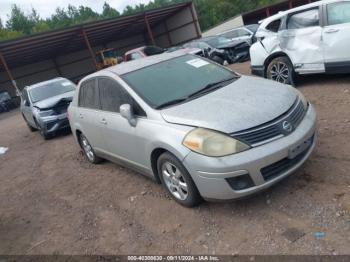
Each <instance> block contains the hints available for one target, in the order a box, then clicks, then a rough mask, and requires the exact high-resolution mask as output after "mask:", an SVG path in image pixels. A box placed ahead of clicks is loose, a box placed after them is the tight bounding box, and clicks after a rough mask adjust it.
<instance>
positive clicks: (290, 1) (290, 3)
mask: <svg viewBox="0 0 350 262" xmlns="http://www.w3.org/2000/svg"><path fill="white" fill-rule="evenodd" d="M288 7H289V9H292V8H293V2H292V0H289V1H288Z"/></svg>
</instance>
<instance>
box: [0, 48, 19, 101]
mask: <svg viewBox="0 0 350 262" xmlns="http://www.w3.org/2000/svg"><path fill="white" fill-rule="evenodd" d="M0 60H1V63H2V65H3V66H4V68H5V71H6V73H7V75H8V77H9V79H10V80H11V83H12V86H13V87H14V88H15V91H16V95H17V96H20V94H21V92H20V91H19V89H18V87H17V84H16V81H15V79H14V78H13V76H12V74H11V71H10V69H9V67H8V66H7V63H6V60H5V57H4V56H3V55H2V53H1V52H0Z"/></svg>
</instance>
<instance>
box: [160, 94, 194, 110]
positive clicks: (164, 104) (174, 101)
mask: <svg viewBox="0 0 350 262" xmlns="http://www.w3.org/2000/svg"><path fill="white" fill-rule="evenodd" d="M187 99H188V97H183V98H178V99H174V100H171V101H168V102H165V103H163V104H161V105H159V106H157V107H156V109H162V108H164V107H168V106H172V105H175V104H179V103H181V102H184V101H186V100H187Z"/></svg>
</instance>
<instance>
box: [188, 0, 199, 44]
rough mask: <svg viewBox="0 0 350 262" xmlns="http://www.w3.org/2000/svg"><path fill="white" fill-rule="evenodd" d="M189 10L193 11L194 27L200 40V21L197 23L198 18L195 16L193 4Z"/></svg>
mask: <svg viewBox="0 0 350 262" xmlns="http://www.w3.org/2000/svg"><path fill="white" fill-rule="evenodd" d="M189 8H190V11H191V16H192V21H193V25H194V27H195V28H196V33H197V38H200V37H201V34H200V32H199V29H198V21H197V19H196V17H195V16H194V11H193V4H192V3H191V4H190V5H189Z"/></svg>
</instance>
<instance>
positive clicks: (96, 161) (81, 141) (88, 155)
mask: <svg viewBox="0 0 350 262" xmlns="http://www.w3.org/2000/svg"><path fill="white" fill-rule="evenodd" d="M85 141H86V143H87V144H88V145H89V147H90V150H91V151H90V152H89V153H88V151H87V148H85V146H86V145H85V146H84V144H85ZM79 145H80V147H81V149H82V151H83V154H84V155H85V157H86V159H87V160H88V161H89V162H90V163H92V164H99V163H101V162H102V158H100V157H98V156H97V155H96V153H95V151H94V149H93V148H92V146H91V145H90V142H89V140H88V139H87V138H86V136H84V135H83V134H79Z"/></svg>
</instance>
